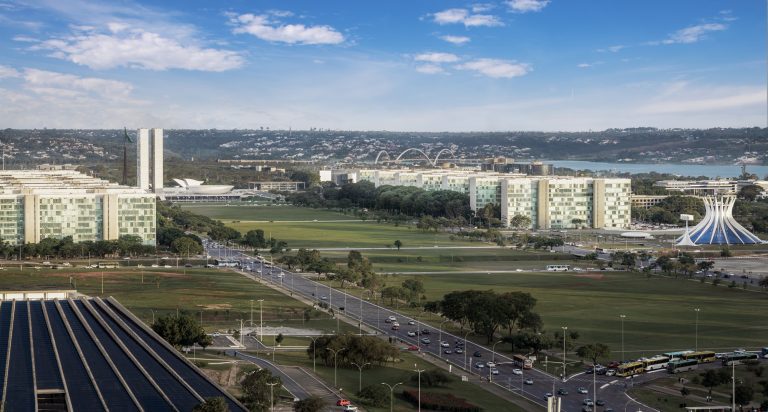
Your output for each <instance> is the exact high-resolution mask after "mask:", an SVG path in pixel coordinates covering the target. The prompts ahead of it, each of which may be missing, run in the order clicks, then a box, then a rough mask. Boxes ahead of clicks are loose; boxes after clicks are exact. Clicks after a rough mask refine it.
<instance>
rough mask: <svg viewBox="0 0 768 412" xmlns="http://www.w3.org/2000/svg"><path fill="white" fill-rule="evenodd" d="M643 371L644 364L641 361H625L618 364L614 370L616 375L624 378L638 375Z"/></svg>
mask: <svg viewBox="0 0 768 412" xmlns="http://www.w3.org/2000/svg"><path fill="white" fill-rule="evenodd" d="M643 372H645V365H644V364H643V362H627V363H622V364H621V365H619V369H618V370H617V371H616V376H621V377H622V378H626V377H627V376H634V375H639V374H641V373H643Z"/></svg>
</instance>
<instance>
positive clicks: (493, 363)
mask: <svg viewBox="0 0 768 412" xmlns="http://www.w3.org/2000/svg"><path fill="white" fill-rule="evenodd" d="M486 365H488V367H489V368H495V367H496V362H488V363H486Z"/></svg>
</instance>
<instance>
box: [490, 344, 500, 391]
mask: <svg viewBox="0 0 768 412" xmlns="http://www.w3.org/2000/svg"><path fill="white" fill-rule="evenodd" d="M501 342H502V341H498V342H496V343H494V344H493V345H492V346H491V362H493V363H494V364H495V363H496V345H498V344H499V343H501ZM492 369H493V368H488V382H492V381H493V373H492V372H491V370H492Z"/></svg>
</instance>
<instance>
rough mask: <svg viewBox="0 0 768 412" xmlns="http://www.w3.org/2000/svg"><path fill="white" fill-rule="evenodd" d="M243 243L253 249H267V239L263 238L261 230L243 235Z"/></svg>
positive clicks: (250, 231)
mask: <svg viewBox="0 0 768 412" xmlns="http://www.w3.org/2000/svg"><path fill="white" fill-rule="evenodd" d="M243 243H244V244H246V245H248V246H250V247H253V248H265V247H267V239H266V238H265V237H264V230H262V229H256V230H249V231H248V232H247V233H246V234H245V238H244V239H243Z"/></svg>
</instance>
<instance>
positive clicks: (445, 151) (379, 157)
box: [373, 147, 456, 167]
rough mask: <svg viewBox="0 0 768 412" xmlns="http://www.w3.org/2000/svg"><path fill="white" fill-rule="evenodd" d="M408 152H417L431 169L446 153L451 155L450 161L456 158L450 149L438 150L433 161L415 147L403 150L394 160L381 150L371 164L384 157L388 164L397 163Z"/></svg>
mask: <svg viewBox="0 0 768 412" xmlns="http://www.w3.org/2000/svg"><path fill="white" fill-rule="evenodd" d="M408 152H417V153H418V154H420V155H421V156H423V157H424V159H425V160H426V161H427V162H428V163H429V164H430V165H431V166H432V167H435V166H437V162H438V160H440V156H442V155H444V154H446V153H448V154H449V155H451V158H452V159H455V158H456V154H455V153H453V151H452V150H451V149H442V150H440V151H439V152H437V155H436V156H435V159H434V160H433V159H430V158H429V155H428V154H427V153H426V152H424V151H423V150H421V149H419V148H417V147H409V148H408V149H405V150H403V151H402V152H401V153H400V154H399V155H398V156H397V157H396V158H395V159H394V160H393V159H392V156H390V155H389V152H387V151H386V150H382V151H380V152H379V153H378V154H377V155H376V160H374V161H373V164H378V163H379V160H381V159H382V157H384V156H386V158H387V160H388V161H390V162H399V161H400V160H401V159H403V156H405V154H406V153H408Z"/></svg>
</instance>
